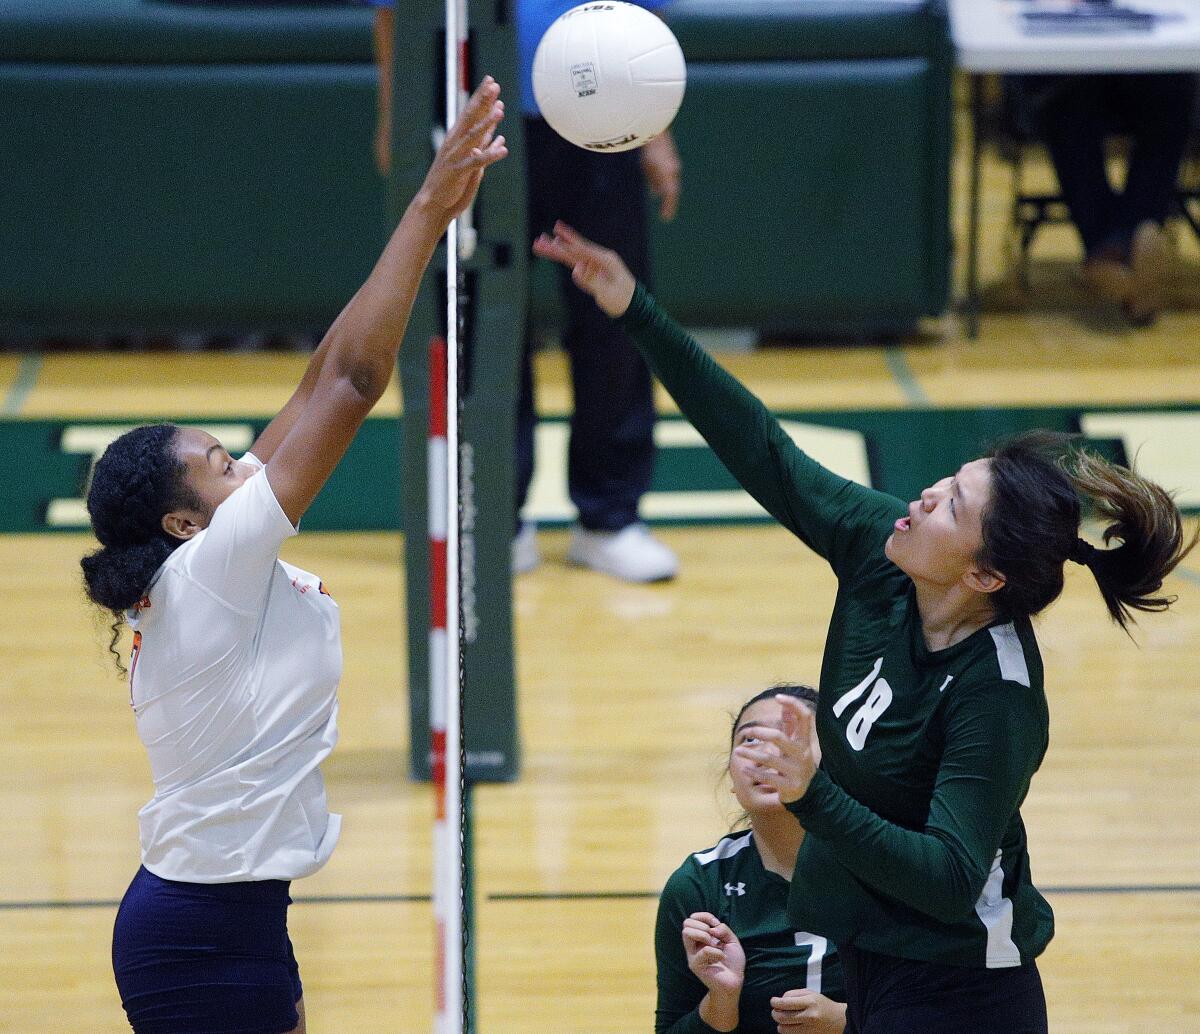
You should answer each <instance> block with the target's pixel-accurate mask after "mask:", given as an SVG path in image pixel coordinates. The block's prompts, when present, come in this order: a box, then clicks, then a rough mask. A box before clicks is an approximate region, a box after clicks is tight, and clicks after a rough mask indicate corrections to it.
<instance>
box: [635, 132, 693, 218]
mask: <svg viewBox="0 0 1200 1034" xmlns="http://www.w3.org/2000/svg"><path fill="white" fill-rule="evenodd" d="M638 154H639V155H640V157H641V162H642V175H644V176H645V177H646V186H648V187H649V188H650V193H651V194H653V195H654V196H655V197H656V198H658V199H659V208H658V217H659V219H661V220H662V221H663V222H664V223H669V222H670V221H671V220H672V219H674V218H675V213H676V212H678V211H679V194H680V191H681V190H682V176H683V163H682V162H681V161H680V160H679V150H678V149H677V148H676V147H675V140H674V138H673V137H672V136H671V131H670V130H669V129H664V130H663V131H662V132H661V133H659V134H658V136H656V137H654V138H653V139H652V140H650V141H648V142H647V143H645V144H643V145H642V149H641V151H639V152H638Z"/></svg>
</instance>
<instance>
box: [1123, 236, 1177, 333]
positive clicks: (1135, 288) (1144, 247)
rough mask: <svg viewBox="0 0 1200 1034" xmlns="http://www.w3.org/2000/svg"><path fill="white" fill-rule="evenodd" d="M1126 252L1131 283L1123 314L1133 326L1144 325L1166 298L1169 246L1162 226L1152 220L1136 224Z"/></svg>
mask: <svg viewBox="0 0 1200 1034" xmlns="http://www.w3.org/2000/svg"><path fill="white" fill-rule="evenodd" d="M1129 255H1130V258H1129V265H1130V272H1131V274H1132V281H1133V282H1132V285H1131V287H1130V292H1129V298H1128V300H1127V301H1126V302H1125V315H1126V316H1128V317H1129V321H1130V322H1131V323H1133V324H1134V325H1135V326H1139V327H1144V326H1148V325H1149V324H1151V323H1153V322H1154V321H1155V320H1156V319H1158V314H1159V313H1160V312H1161V311H1162V308H1163V304H1164V302H1165V300H1166V298H1165V296H1166V283H1167V268H1168V266H1169V265H1170V260H1171V249H1170V247H1169V245H1168V244H1167V236H1166V234H1164V233H1163V231H1162V227H1161V226H1159V225H1158V223H1156V222H1154V221H1153V220H1147V221H1146V222H1144V223H1139V224H1138V228H1137V229H1136V230H1135V231H1134V233H1133V245H1132V246H1131V248H1130V252H1129Z"/></svg>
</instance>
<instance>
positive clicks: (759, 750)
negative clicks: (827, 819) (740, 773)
mask: <svg viewBox="0 0 1200 1034" xmlns="http://www.w3.org/2000/svg"><path fill="white" fill-rule="evenodd" d="M775 699H776V700H777V701H778V702H779V705H780V707H782V708H783V727H782V728H781V729H773V728H771V727H769V726H757V727H756V728H755V730H754V738H753V740H751V741H750V742H747V743H741V744H739V745H738V746H736V747H734V748H733V753H734V755H735V756H737V757H740V758H744V759H745V760H747V761H751V762H753V763H754V764H755V765H757V766H758V768H759V769H760V770H761V772H762V773H763V775H764V781H765V782H769V783H770V784H771V785H772V786H774V787H776V788H777V789H778V790H779V799H780V800H781V801H783V803H784V804H791V803H792V801H798V800H799V799H800V798H801V797H803V796H804V794H805V793H806V792H807V790H808V784H809V783H810V782H812V777H813V775H814V774H815V773H816V771H817V765H818V764H819V762H820V760H821V753H820V747H819V746H818V744H817V735H816V716H815V715H814V714H813V713H812V711H811V710H810V709H809V708H808V706H807V705H806V704H804V703H802V702H801V701H799V700H797V699H796V698H795V697H793V696H788V695H786V694H784V693H780V694H779V695H778V696H776V697H775Z"/></svg>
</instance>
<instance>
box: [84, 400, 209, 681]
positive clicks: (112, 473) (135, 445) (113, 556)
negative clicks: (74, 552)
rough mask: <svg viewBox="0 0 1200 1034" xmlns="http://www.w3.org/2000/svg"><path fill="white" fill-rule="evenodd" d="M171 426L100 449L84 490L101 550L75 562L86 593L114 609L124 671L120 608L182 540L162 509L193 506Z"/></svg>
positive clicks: (137, 595) (138, 432)
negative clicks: (164, 524) (167, 528)
mask: <svg viewBox="0 0 1200 1034" xmlns="http://www.w3.org/2000/svg"><path fill="white" fill-rule="evenodd" d="M177 432H178V428H177V427H175V426H174V425H173V424H151V425H149V426H146V427H138V428H135V429H134V430H132V431H129V432H127V433H125V434H123V435H121V437H120V438H118V439H117V440H116V441H114V442H113V443H112V444H111V445H109V447H108V448H107V449H105V450H104V455H103V456H101V457H100V459H99V461H98V462H97V463H96V468H95V470H94V472H93V474H92V483H91V486H90V487H89V488H88V493H87V508H88V516H89V517H90V518H91V523H92V531H93V532H94V533H95V535H96V538H97V539H98V540H99V541H100V548H99V549H98V550H96V551H95V552H93V553H90V554H88V555H87V556H85V557H83V558H82V559H81V560H80V562H79V563H80V566H81V567H82V568H83V581H84V589H85V591H86V593H87V595H88V598H89V599H90V600H91V601H92V602H93V603H95V604H96V605H97V606H99V607H102V608H104V609H105V610H107V611H108V612H109V613H111V614H112V615H113V618H114V621H113V624H112V633H113V635H112V640H111V642H110V643H109V646H108V648H109V650H110V651H111V652H112V654H113V656H114V657H116V658H117V669H118V670H119V671H121V672H122V673H124V668H123V667H122V665H121V660H120V654H119V653H118V652H117V648H116V644H117V640H118V638H119V637H120V633H121V625H122V623H123V622H124V620H125V612H126V611H127V610H129V608H131V607H132V606H134V604H136V603H137V602H138V600H140V599H141V598H142V596H143V595H145V592H146V589H147V588H148V587H149V585H150V581H151V579H152V578H153V577H154V573H155V572H156V571H157V570H158V569H159V567H161V566H162V563H163V561H164V560H166V559H167V557H169V556H170V555H171V553H172V552H173V551H174V550H175V548H176V547H177V546H179V545H180V544H181V540H179V539H176V538H174V537H173V536H171V535H168V534H167V532H166V531H165V530H164V529H163V527H162V518H163V515H164V514H167V513H169V512H170V511H171V510H174V509H178V508H180V507H198V500H196V498H195V496H194V495H193V493H192V492H191V490H190V489H189V488H188V486H187V483H186V481H185V480H184V475H185V472H186V468H185V467H184V464H183V462H182V461H181V460H180V459H179V458H178V456H176V454H175V435H176V433H177Z"/></svg>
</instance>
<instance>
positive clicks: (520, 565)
mask: <svg viewBox="0 0 1200 1034" xmlns="http://www.w3.org/2000/svg"><path fill="white" fill-rule="evenodd" d="M541 562H542V554H541V553H540V552H539V551H538V544H537V525H536V524H534V523H533V521H522V522H521V527H520V528H519V529H518V531H517V534H516V535H515V536H514V537H513V540H512V573H513V574H528V573H529V572H530V571H532V570H533V569H534V568H535V567H537V565H538V564H540V563H541Z"/></svg>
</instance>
